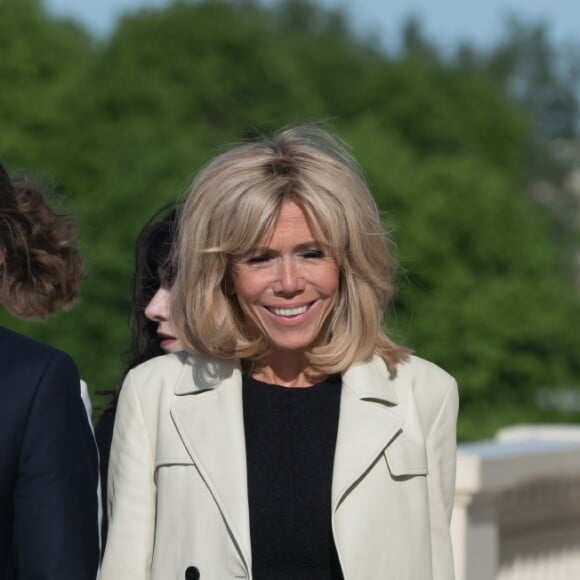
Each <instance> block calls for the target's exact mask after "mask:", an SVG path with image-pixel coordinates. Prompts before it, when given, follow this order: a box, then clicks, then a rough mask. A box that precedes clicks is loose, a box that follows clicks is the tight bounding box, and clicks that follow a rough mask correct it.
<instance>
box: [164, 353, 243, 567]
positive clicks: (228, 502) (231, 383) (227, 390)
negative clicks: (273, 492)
mask: <svg viewBox="0 0 580 580" xmlns="http://www.w3.org/2000/svg"><path fill="white" fill-rule="evenodd" d="M188 368H189V369H191V370H190V371H189V374H186V375H184V376H183V378H182V380H181V382H180V383H179V384H178V385H177V387H176V389H175V392H176V394H178V395H183V396H182V397H180V399H179V400H178V401H177V402H176V403H174V405H173V407H172V409H171V416H172V418H173V422H174V424H175V427H176V429H177V431H178V432H179V435H180V437H181V439H182V441H183V444H184V445H185V447H186V449H187V451H188V453H189V455H190V456H191V459H192V460H193V462H194V464H195V465H196V467H197V469H198V471H199V473H200V475H201V477H202V478H203V479H204V481H205V483H206V485H207V486H208V488H209V490H210V491H211V493H212V495H213V497H214V499H215V501H216V503H217V505H218V507H219V509H220V511H221V513H222V516H223V518H224V520H225V523H226V525H227V526H228V528H229V530H230V532H231V535H232V537H233V539H234V542H235V543H236V545H237V548H238V550H239V552H240V555H241V557H242V559H243V560H244V563H245V565H246V568H247V571H248V574H249V571H250V570H251V547H250V525H249V514H248V490H247V475H246V446H245V436H244V419H243V406H242V379H241V373H240V370H239V368H238V367H237V366H236V365H231V364H227V363H215V362H211V361H209V360H206V359H202V358H201V357H195V362H194V364H193V365H192V366H191V367H188Z"/></svg>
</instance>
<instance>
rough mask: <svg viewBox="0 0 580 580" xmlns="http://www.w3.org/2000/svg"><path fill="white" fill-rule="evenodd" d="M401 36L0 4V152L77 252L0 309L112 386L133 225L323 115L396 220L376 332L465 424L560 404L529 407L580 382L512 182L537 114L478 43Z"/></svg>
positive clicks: (565, 308)
mask: <svg viewBox="0 0 580 580" xmlns="http://www.w3.org/2000/svg"><path fill="white" fill-rule="evenodd" d="M17 5H18V9H17V8H16V6H17ZM31 30H33V31H34V33H33V34H25V31H31ZM404 46H405V48H404V50H403V51H402V52H401V53H400V54H398V55H396V56H393V55H386V54H384V53H382V52H380V51H379V50H378V49H377V47H376V46H375V45H374V44H373V43H372V42H369V41H365V40H361V39H358V38H356V37H355V35H354V33H353V32H352V31H351V30H350V28H349V26H348V24H347V22H346V20H345V18H344V16H343V14H342V13H341V12H339V11H338V12H332V11H324V10H321V9H319V8H317V7H316V5H315V4H314V3H312V2H309V1H307V0H285V1H282V2H278V3H277V4H275V5H273V6H272V7H269V8H265V7H264V6H262V5H261V4H259V3H258V2H254V1H252V0H238V1H235V0H230V1H226V0H207V1H205V2H185V1H181V2H174V3H173V4H170V5H168V6H167V7H165V8H163V9H157V10H143V11H141V12H139V13H137V14H135V15H132V16H131V17H126V18H125V19H124V20H122V21H121V23H120V24H119V26H118V28H117V30H116V31H115V33H114V34H113V36H112V37H111V38H109V39H106V40H103V41H101V42H96V41H94V40H92V39H91V38H90V37H89V36H88V35H87V34H86V33H85V32H83V31H82V30H80V29H79V28H78V27H76V26H74V25H72V24H70V23H67V22H63V21H60V20H54V19H50V18H49V17H48V16H47V15H46V14H45V13H44V11H43V8H42V5H41V4H40V3H39V2H38V1H36V0H0V47H1V50H0V83H1V84H2V87H3V90H2V91H0V115H1V118H2V132H1V133H0V155H1V158H2V160H3V162H5V163H6V164H7V165H8V166H9V167H10V168H11V169H22V168H26V169H31V170H34V171H35V172H37V173H40V174H41V175H43V176H45V177H48V178H50V180H51V181H52V182H53V183H54V184H55V185H56V186H57V189H58V190H59V191H60V192H62V193H63V194H64V198H65V202H66V203H65V205H66V206H67V207H68V208H72V209H73V210H74V211H75V212H76V213H77V214H78V215H79V218H80V222H81V233H82V236H81V242H82V248H83V250H84V253H85V255H86V257H87V262H88V279H87V281H86V283H85V286H84V290H83V297H82V300H81V303H80V304H79V306H78V307H77V308H76V309H75V310H73V311H72V312H70V313H66V314H64V315H62V316H59V317H57V318H55V319H51V320H50V321H48V322H47V323H41V324H36V325H34V324H24V323H19V322H17V321H14V320H13V319H9V318H8V317H7V315H4V314H3V315H2V322H3V323H4V324H7V325H9V326H11V327H13V328H16V329H19V330H21V331H23V332H26V333H27V334H30V335H34V336H37V337H39V338H41V339H44V340H47V341H48V342H51V343H53V344H55V345H57V346H60V347H61V348H64V349H65V350H68V351H69V352H70V353H71V354H72V355H73V356H74V357H75V359H76V360H77V361H78V363H79V366H80V368H81V374H82V376H83V377H84V378H85V379H86V380H87V382H88V383H89V385H90V386H91V388H92V389H93V392H94V391H96V390H106V389H111V388H114V386H115V384H116V383H117V381H118V378H119V376H120V372H121V362H120V361H121V359H120V357H121V354H122V353H123V352H124V351H126V350H127V347H128V331H127V323H126V322H127V311H128V304H127V303H128V294H129V281H130V276H131V272H132V268H133V245H134V240H135V238H136V235H137V233H138V231H139V230H140V228H141V227H142V225H143V224H144V223H145V221H146V220H147V219H148V218H149V216H150V215H151V214H152V213H153V212H154V211H155V210H156V209H157V208H159V207H160V206H161V205H163V204H165V203H168V202H170V201H171V200H174V199H175V198H177V197H178V196H179V195H180V194H182V193H183V192H184V190H185V189H186V187H187V185H188V183H189V182H190V181H191V178H192V177H193V175H194V174H195V172H196V171H197V170H198V169H199V167H200V166H201V165H202V164H203V163H204V162H205V161H207V160H208V159H209V158H211V157H212V156H213V155H214V154H216V153H218V152H219V151H221V150H222V149H223V148H224V147H226V146H227V145H228V144H230V143H232V142H233V141H235V140H237V139H239V138H243V137H246V136H248V135H252V134H254V133H256V132H260V131H264V130H265V131H271V130H273V129H276V128H279V127H281V126H284V125H287V124H292V123H297V122H301V121H307V120H318V119H322V120H326V121H328V122H329V123H330V124H331V126H333V127H334V128H335V129H336V130H337V132H338V133H339V134H340V135H341V136H342V137H343V138H344V139H345V140H346V141H347V142H348V143H350V144H351V145H352V148H353V152H354V154H355V156H356V157H357V158H358V159H359V160H360V162H361V165H362V167H363V169H364V171H365V172H366V174H367V175H368V177H369V182H370V184H371V188H372V190H373V193H374V194H375V196H376V198H377V201H378V203H379V205H380V206H381V208H382V209H383V210H384V212H385V223H386V224H388V226H389V227H392V229H393V238H394V240H395V242H396V250H395V251H396V255H397V257H398V259H399V261H400V263H401V266H402V270H401V275H400V276H399V287H400V291H399V293H398V295H397V301H396V305H395V308H394V312H393V313H392V315H391V316H390V319H389V325H390V326H391V327H392V328H391V329H390V331H391V332H393V333H394V335H395V336H396V338H397V340H399V341H401V342H403V343H405V344H408V345H410V346H412V347H413V348H415V349H416V351H417V353H418V354H419V355H422V356H425V357H427V358H431V359H432V360H434V361H435V362H437V363H438V364H440V365H442V366H443V367H445V368H447V369H448V370H449V371H450V372H452V373H453V374H455V375H456V376H457V377H458V380H459V382H460V385H461V395H462V409H461V420H460V435H461V436H462V437H464V438H474V437H481V436H485V435H489V434H491V433H493V431H494V429H495V428H497V427H498V426H500V425H502V424H505V423H507V422H510V421H515V420H536V419H554V420H558V419H562V418H569V417H564V416H558V415H549V416H548V415H546V414H545V413H543V412H542V411H541V410H539V409H538V408H537V406H536V404H535V395H536V392H537V390H538V388H540V387H544V386H552V385H554V386H559V385H565V386H568V385H577V384H578V377H579V374H580V369H579V368H578V363H577V362H576V358H577V357H576V353H577V352H578V347H579V346H580V337H579V336H577V335H576V334H575V332H574V331H573V330H571V329H570V323H569V322H570V320H573V319H574V317H576V316H577V314H578V304H577V296H576V295H575V291H574V287H573V284H572V281H571V277H570V275H569V273H567V272H566V269H565V265H566V263H567V262H566V259H565V258H566V256H564V255H563V250H562V248H561V247H560V246H559V245H558V238H557V237H556V236H554V233H553V231H552V225H551V222H550V221H549V220H547V219H546V216H545V213H544V212H543V210H542V208H541V207H539V206H538V205H537V204H536V203H535V202H534V201H533V200H532V199H531V197H530V196H528V195H527V193H526V191H527V183H526V177H527V176H528V175H529V173H528V171H527V166H526V164H527V162H528V161H529V154H530V151H531V145H530V144H531V142H532V140H533V130H532V127H533V125H532V122H531V121H530V118H529V117H527V116H525V114H523V113H521V112H520V111H518V110H517V109H516V108H515V107H514V105H513V102H512V101H511V100H510V99H508V98H507V97H506V94H505V91H504V88H503V87H502V86H501V84H500V83H497V81H495V80H493V79H492V78H491V77H490V74H489V72H488V71H486V70H483V69H484V68H485V67H483V66H482V65H481V60H480V57H479V55H477V54H476V53H475V52H474V51H471V52H470V51H469V50H465V51H464V54H463V60H462V64H461V66H458V64H457V62H454V63H448V62H445V61H444V60H442V59H441V57H440V56H439V55H438V54H437V51H436V50H435V49H434V47H432V46H430V45H429V44H428V43H425V42H424V41H423V40H422V38H421V32H420V27H419V25H418V24H417V23H410V24H409V25H408V26H407V29H406V31H405V44H404ZM469 63H471V64H469Z"/></svg>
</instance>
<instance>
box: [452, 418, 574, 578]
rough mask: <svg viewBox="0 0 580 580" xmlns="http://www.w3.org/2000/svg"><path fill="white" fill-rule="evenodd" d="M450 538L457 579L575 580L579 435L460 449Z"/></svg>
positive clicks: (539, 431) (519, 433) (524, 432)
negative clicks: (451, 539)
mask: <svg viewBox="0 0 580 580" xmlns="http://www.w3.org/2000/svg"><path fill="white" fill-rule="evenodd" d="M452 538H453V548H454V554H455V569H456V580H580V428H578V427H571V426H553V427H552V426H538V427H532V426H524V427H512V428H507V429H503V430H502V431H500V432H499V433H498V436H497V438H496V439H495V440H491V441H482V442H476V443H468V444H462V445H460V446H459V448H458V456H457V486H456V495H455V505H454V511H453V519H452Z"/></svg>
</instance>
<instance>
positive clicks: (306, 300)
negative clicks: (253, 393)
mask: <svg viewBox="0 0 580 580" xmlns="http://www.w3.org/2000/svg"><path fill="white" fill-rule="evenodd" d="M232 278H233V286H234V291H235V294H236V298H237V300H238V304H239V305H240V308H241V309H242V312H243V315H244V320H245V322H246V324H248V327H249V328H250V329H251V328H256V327H257V328H259V329H260V330H261V332H262V333H263V334H264V335H265V336H266V337H267V338H268V340H269V342H270V346H271V347H272V350H273V352H274V353H277V354H281V355H282V356H283V355H284V353H285V352H286V353H288V352H289V351H292V352H293V353H296V352H301V351H302V352H304V351H305V350H306V349H308V348H309V347H310V346H311V345H312V344H313V343H315V342H316V341H317V339H318V337H319V336H320V334H321V332H322V328H323V326H324V323H325V321H326V320H327V318H328V316H329V314H330V312H331V311H332V309H333V308H334V305H335V304H336V299H337V293H338V285H339V283H338V268H337V265H336V262H335V261H334V259H333V258H332V257H331V256H330V254H329V251H328V248H327V246H326V245H325V243H324V241H323V240H320V239H317V238H316V237H315V236H314V234H313V233H312V230H311V228H310V225H309V224H308V220H307V219H306V216H305V215H304V212H303V211H302V209H301V208H300V206H299V205H297V204H296V203H294V202H290V201H288V202H285V203H284V205H283V206H282V209H281V211H280V215H279V216H278V219H277V220H276V224H275V225H274V228H273V230H272V232H271V234H269V235H268V236H267V237H266V238H265V239H263V240H262V241H261V243H260V245H259V247H257V248H255V249H254V250H253V251H252V252H250V253H248V254H247V255H245V256H242V257H241V258H240V259H238V260H237V261H236V262H235V264H234V267H233V271H232Z"/></svg>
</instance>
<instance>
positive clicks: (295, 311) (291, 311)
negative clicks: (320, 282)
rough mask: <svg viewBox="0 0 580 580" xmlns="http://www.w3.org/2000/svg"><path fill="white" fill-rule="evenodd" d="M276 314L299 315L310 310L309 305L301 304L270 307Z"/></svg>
mask: <svg viewBox="0 0 580 580" xmlns="http://www.w3.org/2000/svg"><path fill="white" fill-rule="evenodd" d="M270 310H271V311H272V312H273V313H274V314H275V315H276V316H298V315H299V314H304V313H305V312H306V311H307V310H308V306H299V307H298V308H270Z"/></svg>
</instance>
